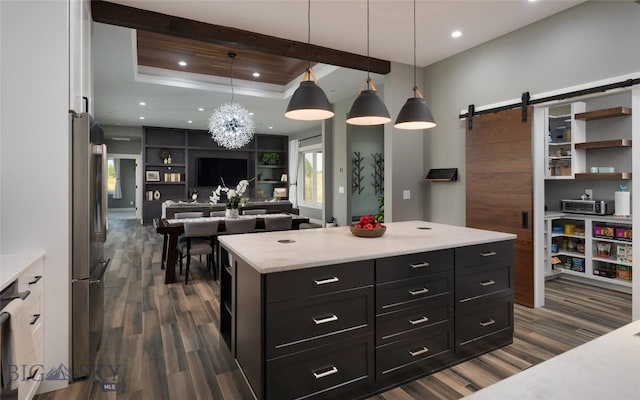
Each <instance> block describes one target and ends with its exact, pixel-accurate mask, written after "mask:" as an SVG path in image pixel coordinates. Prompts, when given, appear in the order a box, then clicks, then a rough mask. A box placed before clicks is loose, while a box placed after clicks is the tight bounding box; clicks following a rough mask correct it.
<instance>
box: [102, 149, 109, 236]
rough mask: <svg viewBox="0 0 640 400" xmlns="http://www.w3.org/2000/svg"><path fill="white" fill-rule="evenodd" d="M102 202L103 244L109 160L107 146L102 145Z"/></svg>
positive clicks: (105, 227)
mask: <svg viewBox="0 0 640 400" xmlns="http://www.w3.org/2000/svg"><path fill="white" fill-rule="evenodd" d="M100 147H102V202H101V205H102V207H100V213H101V214H102V218H101V219H100V220H101V221H102V226H101V227H100V231H101V232H102V233H103V234H102V242H106V241H107V201H108V196H107V176H108V160H107V145H106V144H102V145H100Z"/></svg>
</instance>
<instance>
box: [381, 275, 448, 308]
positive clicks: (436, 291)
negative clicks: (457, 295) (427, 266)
mask: <svg viewBox="0 0 640 400" xmlns="http://www.w3.org/2000/svg"><path fill="white" fill-rule="evenodd" d="M452 290H453V272H442V273H439V274H432V275H429V277H427V278H415V279H407V280H404V281H400V282H393V283H388V284H384V285H377V286H376V303H377V305H376V313H377V314H383V313H388V312H391V311H395V310H399V309H402V308H406V307H413V306H416V305H417V304H418V303H420V302H424V301H426V300H429V299H435V298H438V297H442V296H447V295H449V294H450V293H451V292H452Z"/></svg>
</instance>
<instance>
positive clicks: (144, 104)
mask: <svg viewBox="0 0 640 400" xmlns="http://www.w3.org/2000/svg"><path fill="white" fill-rule="evenodd" d="M138 104H140V105H141V106H146V105H147V103H145V102H144V101H141V102H140V103H138Z"/></svg>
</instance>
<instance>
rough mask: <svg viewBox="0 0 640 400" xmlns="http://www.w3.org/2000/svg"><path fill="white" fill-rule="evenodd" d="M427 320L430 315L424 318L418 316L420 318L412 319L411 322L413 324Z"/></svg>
mask: <svg viewBox="0 0 640 400" xmlns="http://www.w3.org/2000/svg"><path fill="white" fill-rule="evenodd" d="M427 321H429V318H428V317H422V318H418V319H410V320H409V323H410V324H411V325H418V324H424V323H425V322H427Z"/></svg>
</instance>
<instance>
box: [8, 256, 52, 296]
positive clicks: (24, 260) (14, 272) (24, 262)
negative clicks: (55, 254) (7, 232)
mask: <svg viewBox="0 0 640 400" xmlns="http://www.w3.org/2000/svg"><path fill="white" fill-rule="evenodd" d="M40 257H44V251H41V252H33V253H16V254H2V255H0V290H3V289H4V288H6V287H7V286H9V284H11V282H13V281H15V280H16V279H17V278H18V276H19V275H20V274H21V273H22V271H24V270H25V269H27V267H29V266H30V265H31V264H33V262H34V261H36V260H37V259H39V258H40Z"/></svg>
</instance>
